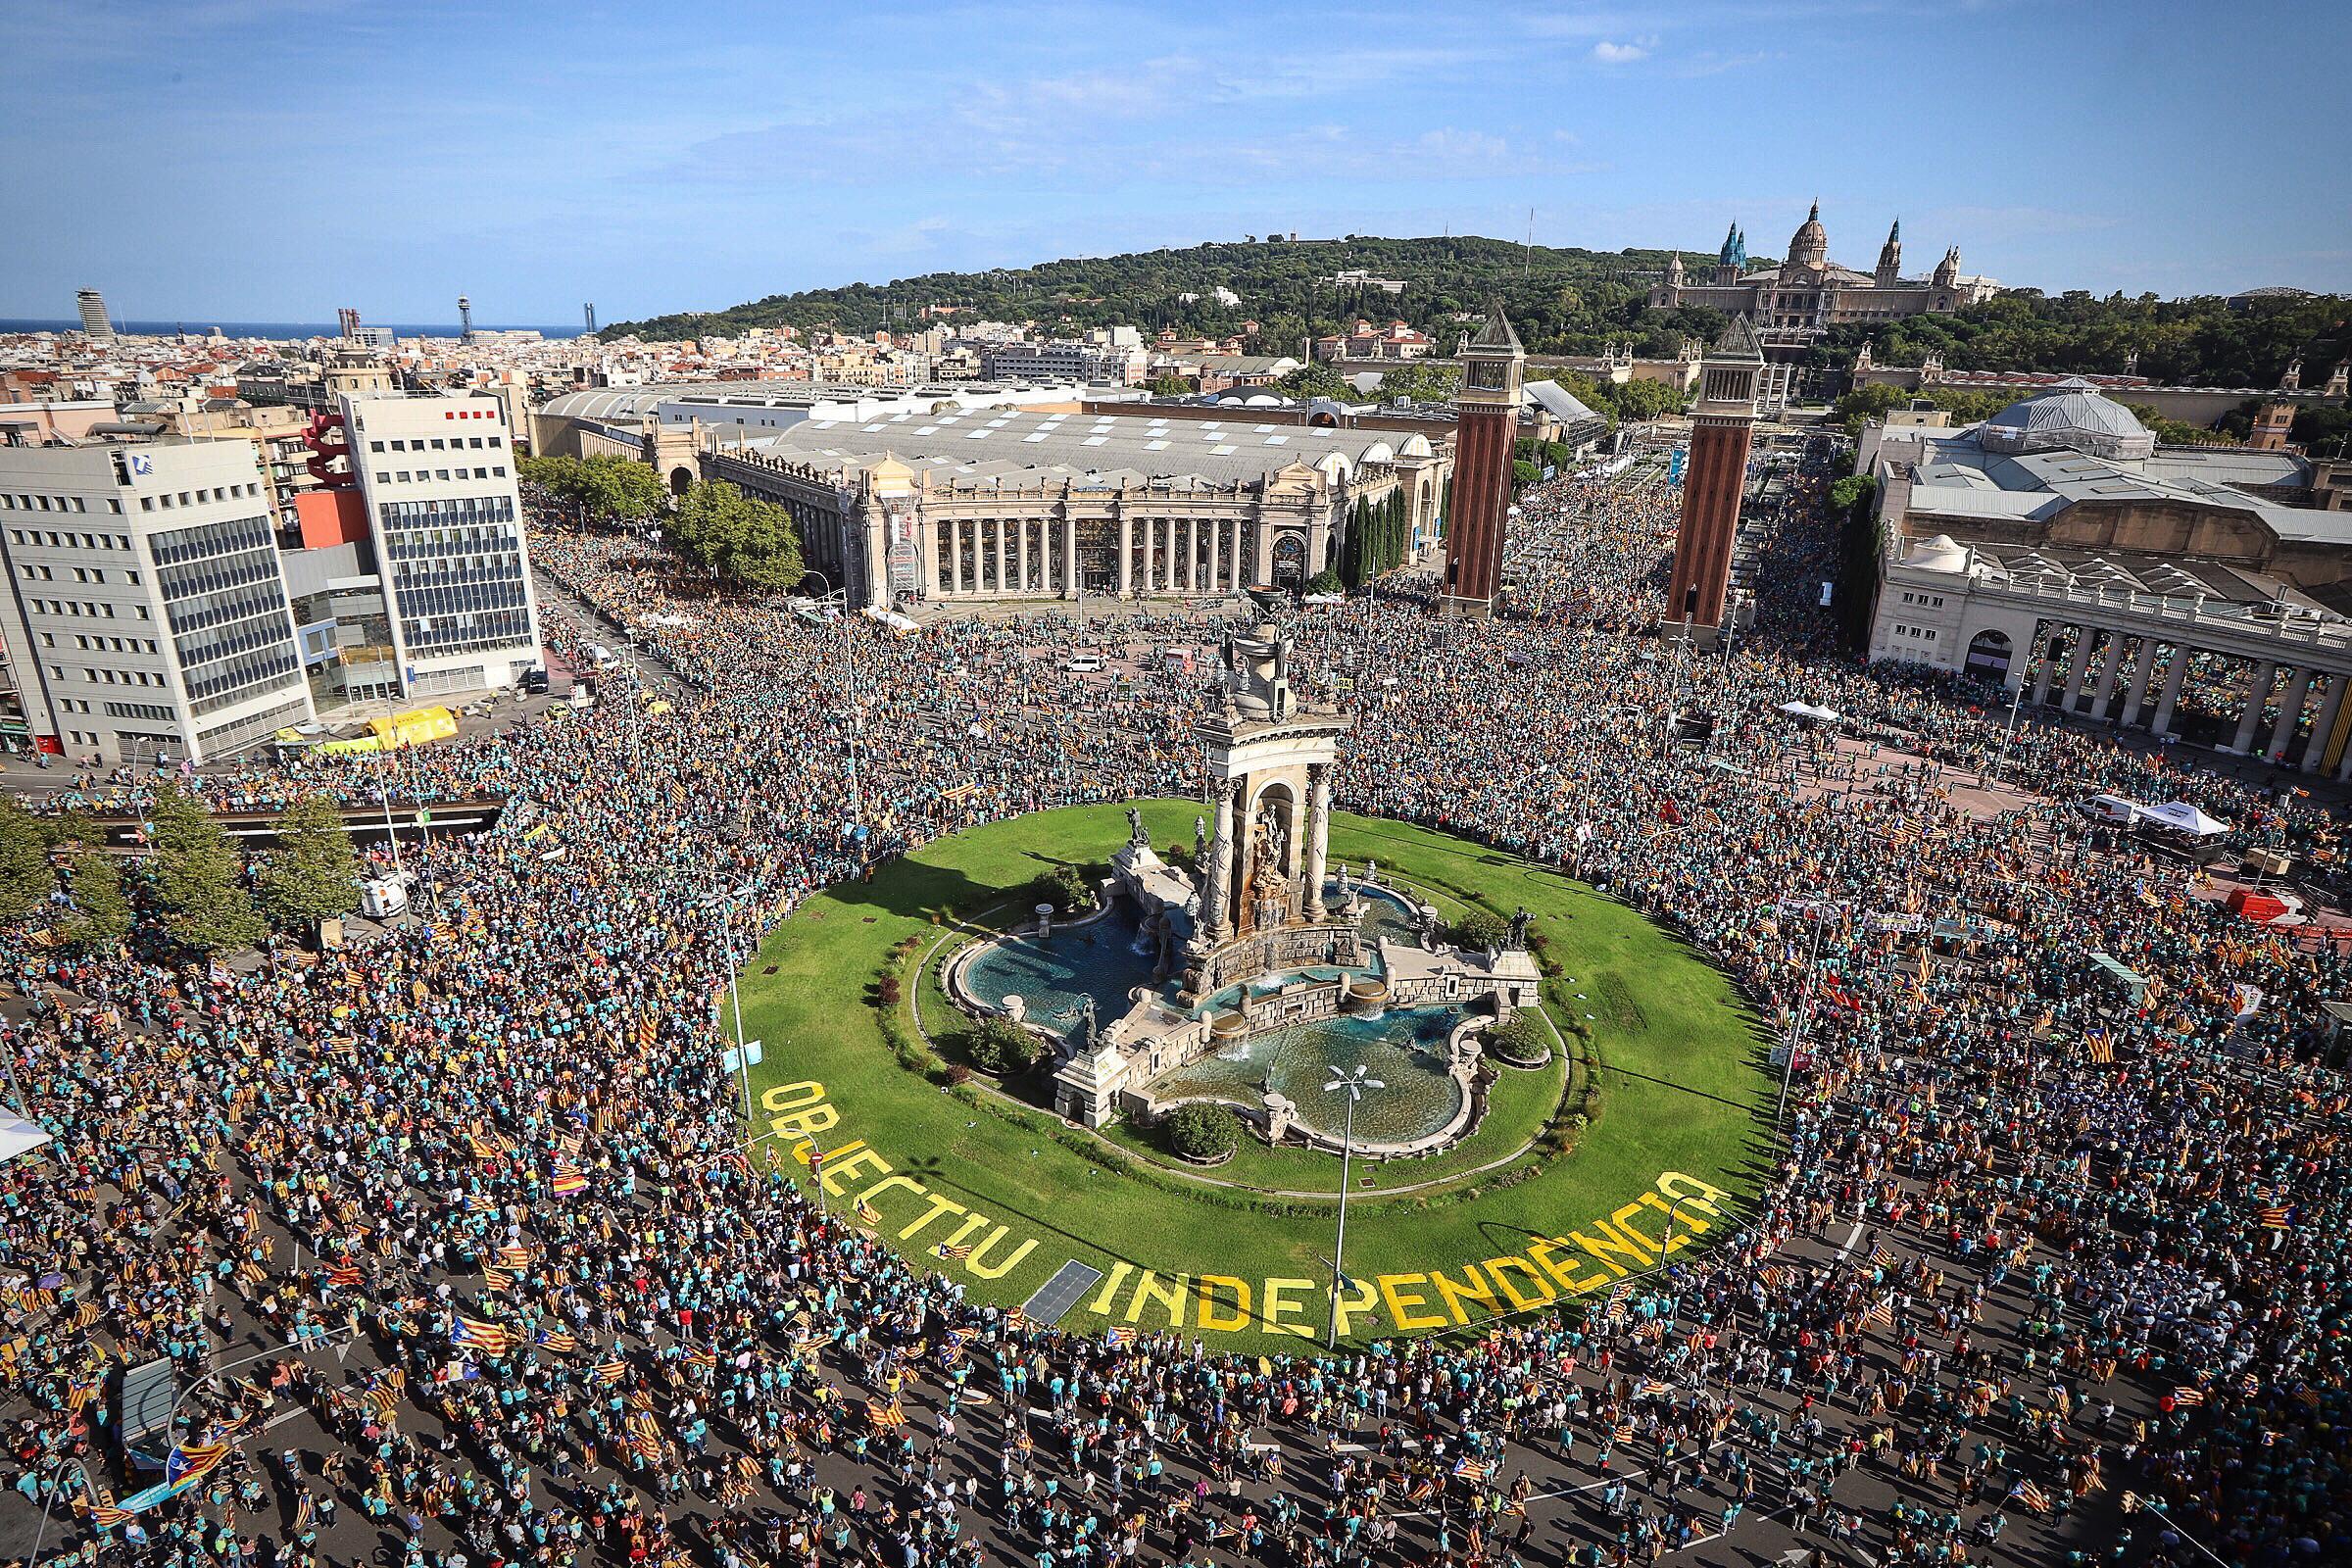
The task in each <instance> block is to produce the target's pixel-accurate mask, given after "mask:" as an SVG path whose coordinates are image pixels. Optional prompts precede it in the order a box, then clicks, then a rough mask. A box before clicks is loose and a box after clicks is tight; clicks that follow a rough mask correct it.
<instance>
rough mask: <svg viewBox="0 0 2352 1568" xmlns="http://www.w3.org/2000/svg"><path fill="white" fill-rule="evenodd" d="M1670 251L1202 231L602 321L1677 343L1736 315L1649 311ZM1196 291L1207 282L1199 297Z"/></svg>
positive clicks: (1568, 348)
mask: <svg viewBox="0 0 2352 1568" xmlns="http://www.w3.org/2000/svg"><path fill="white" fill-rule="evenodd" d="M1667 254H1668V253H1667V252H1665V251H1658V250H1626V251H1588V250H1578V249H1567V250H1562V249H1555V248H1552V247H1549V246H1544V245H1538V246H1534V247H1529V246H1525V245H1521V244H1518V243H1516V242H1514V241H1509V240H1497V239H1482V238H1479V237H1477V236H1475V235H1456V236H1453V237H1450V238H1425V239H1379V238H1373V237H1369V236H1357V235H1350V236H1349V237H1348V238H1346V239H1337V240H1304V241H1281V240H1278V241H1260V242H1258V243H1255V244H1234V245H1195V246H1192V247H1191V248H1189V249H1185V250H1158V251H1142V252H1137V253H1134V254H1131V255H1126V256H1099V257H1073V258H1069V259H1066V260H1063V261H1057V262H1045V263H1041V264H1040V265H1038V266H1036V267H1024V268H1015V269H997V270H990V271H985V272H930V273H926V274H924V275H923V276H921V277H907V278H900V279H897V280H896V281H894V282H890V283H886V284H882V285H879V286H876V285H873V284H869V283H853V284H850V285H848V286H847V287H844V288H823V289H807V290H804V291H802V292H800V293H797V294H772V295H770V296H768V297H767V298H766V299H763V300H755V301H752V302H751V303H749V304H745V305H737V306H734V307H732V308H730V309H727V310H723V311H711V312H696V313H687V314H681V315H674V316H660V317H655V318H653V319H650V320H643V321H620V322H615V323H614V324H613V325H611V326H609V327H606V328H605V329H604V333H603V335H604V336H605V337H607V338H613V337H619V336H623V335H626V334H630V333H634V334H635V335H637V336H639V337H647V338H681V337H696V336H700V335H703V334H705V333H714V334H727V333H733V332H739V331H741V330H742V329H744V328H745V327H748V326H795V327H799V328H802V329H803V330H807V329H808V328H809V327H815V326H833V327H838V328H840V329H841V330H843V331H848V332H871V331H874V330H875V329H877V328H881V327H892V328H916V327H920V326H922V325H925V324H928V323H929V322H931V321H937V320H944V321H947V322H950V323H954V322H959V321H974V320H983V319H987V320H1000V321H1005V320H1010V321H1019V320H1035V321H1038V322H1040V323H1042V324H1044V325H1045V326H1047V327H1049V328H1051V329H1053V330H1054V331H1077V330H1083V329H1084V328H1087V327H1090V326H1107V325H1111V324H1114V323H1129V324H1135V325H1141V326H1143V327H1144V328H1145V329H1146V330H1147V331H1155V330H1157V329H1158V328H1159V327H1162V326H1171V327H1174V328H1175V329H1176V330H1177V331H1178V332H1180V333H1183V334H1185V335H1188V336H1190V335H1199V336H1204V337H1218V338H1221V337H1225V336H1227V335H1230V334H1233V333H1237V332H1241V331H1243V330H1244V327H1243V323H1244V322H1246V321H1255V322H1256V323H1257V326H1258V331H1257V342H1258V344H1259V346H1260V348H1261V350H1262V351H1263V352H1266V353H1293V354H1295V353H1297V352H1298V345H1299V339H1300V338H1301V337H1302V336H1303V335H1304V333H1305V331H1306V328H1307V319H1308V312H1309V310H1310V309H1311V310H1312V312H1313V319H1314V324H1315V329H1316V330H1317V331H1320V332H1330V331H1332V330H1334V329H1335V327H1336V326H1338V325H1339V324H1341V323H1343V322H1344V321H1347V320H1351V319H1354V318H1355V317H1357V316H1359V315H1360V316H1365V317H1369V318H1372V319H1380V320H1391V319H1399V318H1400V319H1404V320H1407V321H1410V322H1411V323H1412V324H1413V325H1414V326H1416V327H1418V328H1420V329H1421V330H1422V331H1424V332H1428V333H1430V334H1431V335H1432V336H1433V337H1437V338H1440V339H1442V340H1444V341H1446V342H1447V343H1450V342H1451V340H1452V339H1453V337H1454V336H1455V334H1456V333H1458V332H1459V331H1460V330H1461V327H1462V324H1463V323H1462V322H1461V321H1459V320H1458V319H1456V318H1457V317H1460V316H1462V315H1464V314H1467V313H1470V312H1478V311H1483V310H1484V309H1485V307H1486V304H1487V302H1488V301H1489V300H1490V299H1494V298H1499V299H1500V300H1501V301H1502V303H1503V306H1504V308H1505V309H1506V310H1508V311H1509V312H1510V316H1511V320H1512V321H1513V322H1514V323H1515V324H1516V325H1517V327H1518V329H1519V334H1520V337H1521V338H1522V339H1523V340H1524V341H1525V342H1526V344H1527V346H1528V347H1529V348H1530V349H1532V350H1536V351H1538V352H1542V351H1544V350H1555V351H1562V352H1587V351H1591V350H1593V349H1597V348H1598V347H1599V346H1600V345H1601V344H1602V343H1603V342H1605V341H1608V340H1610V339H1612V338H1622V337H1624V336H1626V335H1628V334H1629V333H1630V334H1632V335H1634V336H1635V337H1636V339H1637V341H1638V343H1646V344H1648V345H1649V346H1651V347H1652V348H1657V349H1660V350H1662V351H1663V352H1666V353H1672V352H1673V347H1674V343H1675V339H1676V336H1677V334H1678V333H1680V332H1707V331H1712V330H1716V329H1719V328H1720V327H1721V325H1722V324H1723V319H1722V318H1721V317H1720V316H1719V315H1717V314H1716V313H1715V312H1712V311H1678V312H1667V313H1657V314H1651V313H1647V312H1645V311H1644V310H1643V308H1642V300H1643V297H1644V294H1645V292H1646V290H1647V289H1648V287H1649V284H1650V282H1651V281H1652V278H1653V275H1654V274H1655V273H1656V272H1658V271H1659V270H1661V269H1663V268H1664V267H1665V265H1666V257H1667ZM1348 270H1363V271H1367V272H1370V273H1371V274H1372V275H1374V276H1376V277H1385V278H1401V279H1402V280H1403V281H1404V283H1405V285H1406V287H1405V290H1404V292H1403V293H1402V294H1401V295H1390V294H1387V293H1384V292H1379V291H1370V292H1357V291H1352V290H1346V289H1336V288H1334V287H1332V286H1331V285H1330V284H1328V283H1325V284H1321V285H1319V286H1318V285H1317V283H1316V279H1318V278H1330V277H1332V276H1334V275H1336V274H1337V273H1339V272H1343V271H1348ZM1217 288H1224V289H1227V290H1229V291H1231V292H1232V293H1235V294H1238V295H1239V296H1241V303H1240V304H1238V305H1233V306H1226V305H1220V304H1219V303H1217V301H1216V299H1215V298H1214V296H1213V294H1212V292H1211V291H1212V290H1215V289H1217ZM1187 294H1191V295H1194V296H1196V297H1195V298H1194V299H1192V300H1190V301H1187V300H1186V299H1185V298H1184V296H1185V295H1187ZM933 306H954V307H956V313H955V314H954V315H953V316H948V317H926V316H925V315H924V314H923V313H924V311H925V309H926V308H927V307H933Z"/></svg>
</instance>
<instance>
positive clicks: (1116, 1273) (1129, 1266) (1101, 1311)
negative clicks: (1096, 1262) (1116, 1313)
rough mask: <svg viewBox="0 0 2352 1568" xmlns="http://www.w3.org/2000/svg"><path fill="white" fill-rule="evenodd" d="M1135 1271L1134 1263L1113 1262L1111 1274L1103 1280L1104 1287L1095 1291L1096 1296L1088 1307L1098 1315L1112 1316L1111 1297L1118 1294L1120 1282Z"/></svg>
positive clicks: (1087, 1304)
mask: <svg viewBox="0 0 2352 1568" xmlns="http://www.w3.org/2000/svg"><path fill="white" fill-rule="evenodd" d="M1134 1272H1135V1265H1134V1264H1133V1263H1113V1264H1111V1265H1110V1274H1109V1276H1108V1277H1107V1278H1105V1279H1104V1280H1103V1288H1102V1289H1101V1290H1099V1291H1097V1292H1096V1293H1095V1299H1093V1300H1091V1301H1089V1302H1087V1303H1086V1309H1087V1310H1088V1311H1089V1312H1092V1313H1094V1314H1095V1316H1097V1317H1108V1316H1110V1302H1111V1299H1112V1298H1113V1297H1115V1296H1116V1295H1118V1291H1119V1282H1120V1281H1121V1280H1123V1279H1125V1278H1126V1277H1127V1276H1128V1275H1130V1274H1132V1273H1134Z"/></svg>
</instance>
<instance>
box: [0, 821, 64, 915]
mask: <svg viewBox="0 0 2352 1568" xmlns="http://www.w3.org/2000/svg"><path fill="white" fill-rule="evenodd" d="M56 890H57V872H56V870H55V869H54V868H53V867H52V866H51V865H50V863H49V834H48V831H47V829H45V828H44V827H43V826H42V824H41V823H40V821H39V820H38V819H37V818H35V817H34V816H33V814H32V813H31V812H30V811H27V810H25V808H24V807H22V806H20V805H18V804H17V800H16V797H15V796H13V795H0V924H5V925H15V924H17V923H18V922H19V921H22V920H25V919H26V918H28V917H30V916H31V915H32V914H33V913H34V912H35V911H36V910H38V909H39V908H40V907H41V906H42V905H44V904H47V903H48V902H49V895H50V894H51V893H53V892H55V891H56Z"/></svg>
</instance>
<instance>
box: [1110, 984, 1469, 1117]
mask: <svg viewBox="0 0 2352 1568" xmlns="http://www.w3.org/2000/svg"><path fill="white" fill-rule="evenodd" d="M1461 1019H1462V1012H1461V1009H1460V1008H1458V1007H1449V1006H1442V1007H1398V1008H1395V1009H1393V1010H1391V1011H1390V1012H1388V1013H1385V1014H1383V1015H1382V1016H1380V1017H1378V1018H1356V1017H1347V1016H1342V1017H1337V1018H1326V1019H1319V1020H1316V1021H1314V1022H1312V1023H1302V1024H1297V1025H1294V1026H1292V1027H1291V1028H1288V1029H1272V1030H1268V1031H1266V1032H1265V1033H1263V1034H1260V1035H1256V1036H1253V1037H1252V1038H1250V1039H1249V1040H1245V1041H1241V1042H1238V1043H1236V1044H1235V1045H1233V1046H1231V1047H1229V1048H1227V1049H1226V1050H1224V1051H1221V1052H1219V1053H1217V1054H1215V1055H1211V1056H1204V1057H1202V1058H1201V1060H1199V1061H1196V1062H1194V1063H1192V1064H1191V1065H1190V1066H1185V1067H1179V1068H1177V1069H1176V1070H1175V1071H1173V1072H1171V1073H1168V1074H1166V1075H1165V1076H1163V1077H1161V1078H1159V1079H1158V1080H1156V1081H1155V1082H1154V1083H1153V1084H1152V1094H1153V1095H1154V1096H1155V1097H1157V1098H1159V1099H1161V1100H1181V1099H1184V1098H1187V1097H1188V1096H1210V1097H1213V1098H1216V1099H1219V1100H1226V1101H1231V1102H1233V1103H1236V1104H1241V1105H1247V1106H1250V1107H1251V1108H1255V1107H1256V1105H1257V1104H1258V1103H1259V1102H1260V1101H1261V1100H1262V1099H1263V1097H1264V1096H1265V1093H1266V1091H1267V1090H1268V1089H1271V1090H1273V1091H1274V1092H1275V1093H1277V1094H1280V1095H1283V1096H1286V1097H1288V1098H1289V1100H1290V1101H1291V1103H1293V1104H1295V1105H1297V1106H1298V1107H1299V1120H1300V1121H1301V1122H1303V1123H1305V1124H1306V1125H1307V1126H1308V1127H1311V1128H1313V1129H1314V1130H1315V1131H1317V1132H1319V1133H1325V1134H1328V1135H1329V1136H1331V1137H1333V1138H1337V1137H1339V1135H1340V1129H1341V1126H1342V1124H1343V1122H1344V1121H1345V1119H1346V1117H1347V1107H1346V1106H1345V1105H1342V1104H1340V1103H1337V1102H1338V1101H1339V1099H1340V1098H1341V1097H1339V1096H1337V1095H1326V1094H1325V1093H1323V1086H1324V1085H1325V1084H1326V1083H1328V1082H1330V1081H1331V1069H1332V1068H1334V1067H1337V1068H1339V1069H1340V1070H1341V1071H1343V1072H1352V1071H1353V1070H1354V1069H1355V1068H1356V1067H1357V1066H1358V1065H1359V1064H1360V1065H1362V1066H1365V1067H1368V1068H1370V1069H1371V1073H1372V1076H1373V1077H1375V1078H1378V1079H1380V1080H1381V1081H1382V1082H1383V1083H1384V1084H1385V1085H1387V1087H1386V1088H1384V1089H1378V1090H1374V1091H1373V1092H1371V1093H1369V1094H1367V1095H1365V1097H1364V1100H1363V1103H1361V1104H1360V1105H1358V1106H1357V1107H1356V1111H1355V1135H1356V1137H1357V1138H1359V1139H1361V1140H1364V1141H1366V1142H1370V1143H1389V1144H1400V1143H1407V1142H1410V1141H1412V1140H1413V1139H1416V1138H1426V1137H1428V1136H1429V1135H1430V1134H1431V1133H1434V1132H1437V1131H1438V1130H1439V1129H1441V1128H1443V1127H1444V1126H1445V1125H1446V1123H1447V1122H1450V1121H1451V1120H1452V1119H1453V1118H1454V1115H1455V1113H1456V1112H1458V1111H1459V1110H1460V1109H1461V1105H1462V1089H1461V1085H1459V1084H1457V1083H1455V1082H1454V1080H1453V1077H1452V1075H1451V1074H1450V1073H1448V1072H1447V1071H1446V1039H1447V1037H1448V1036H1449V1035H1451V1034H1452V1032H1453V1028H1454V1025H1456V1024H1458V1023H1460V1022H1461Z"/></svg>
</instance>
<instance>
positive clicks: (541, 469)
mask: <svg viewBox="0 0 2352 1568" xmlns="http://www.w3.org/2000/svg"><path fill="white" fill-rule="evenodd" d="M515 477H516V478H517V479H520V480H521V481H522V482H523V483H524V484H535V485H537V486H539V487H540V488H541V489H543V490H548V491H552V492H553V493H555V494H556V495H558V496H561V497H562V498H563V499H564V500H566V501H572V500H576V499H577V498H578V496H579V486H580V460H579V459H577V458H539V457H529V458H521V459H517V460H516V462H515Z"/></svg>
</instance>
